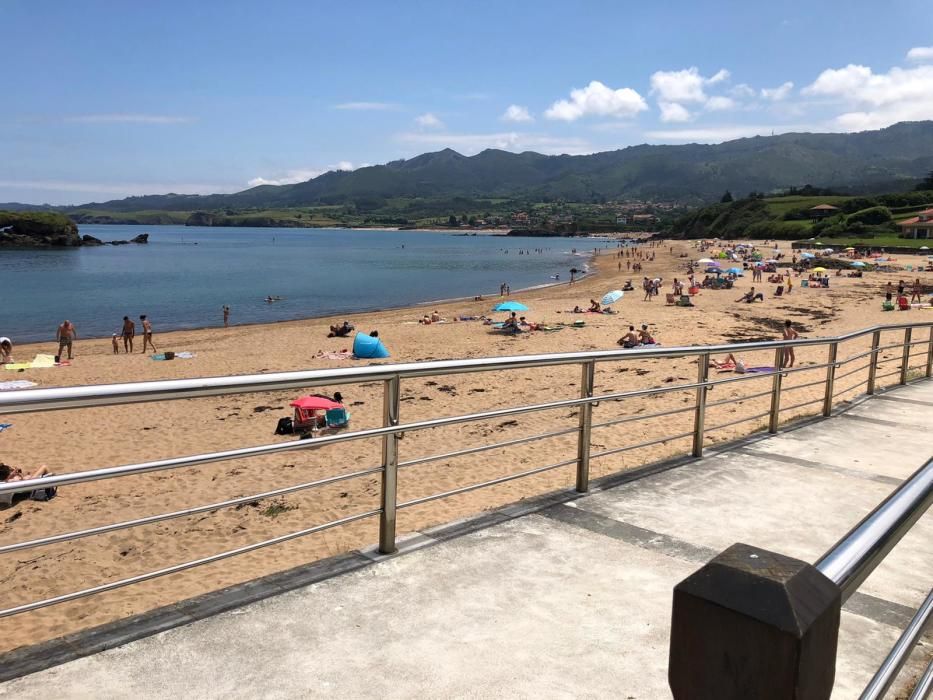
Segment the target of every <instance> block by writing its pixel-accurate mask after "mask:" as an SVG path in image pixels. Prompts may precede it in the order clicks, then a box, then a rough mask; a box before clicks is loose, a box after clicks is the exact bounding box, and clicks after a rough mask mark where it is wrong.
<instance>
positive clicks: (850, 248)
mask: <svg viewBox="0 0 933 700" xmlns="http://www.w3.org/2000/svg"><path fill="white" fill-rule="evenodd" d="M846 250H855V248H852V247H851V246H850V247H849V248H846Z"/></svg>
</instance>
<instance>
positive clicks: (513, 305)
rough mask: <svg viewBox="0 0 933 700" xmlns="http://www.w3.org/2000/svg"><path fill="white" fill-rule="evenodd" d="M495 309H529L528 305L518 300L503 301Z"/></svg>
mask: <svg viewBox="0 0 933 700" xmlns="http://www.w3.org/2000/svg"><path fill="white" fill-rule="evenodd" d="M493 311H528V307H527V306H525V305H524V304H521V303H519V302H517V301H503V302H502V303H501V304H499V305H498V306H497V307H495V308H494V309H493Z"/></svg>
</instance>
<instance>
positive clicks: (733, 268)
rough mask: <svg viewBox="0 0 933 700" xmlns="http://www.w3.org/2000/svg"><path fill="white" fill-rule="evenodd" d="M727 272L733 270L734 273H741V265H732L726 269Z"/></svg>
mask: <svg viewBox="0 0 933 700" xmlns="http://www.w3.org/2000/svg"><path fill="white" fill-rule="evenodd" d="M726 272H731V273H732V274H733V275H741V274H742V268H741V267H730V268H729V269H728V270H726Z"/></svg>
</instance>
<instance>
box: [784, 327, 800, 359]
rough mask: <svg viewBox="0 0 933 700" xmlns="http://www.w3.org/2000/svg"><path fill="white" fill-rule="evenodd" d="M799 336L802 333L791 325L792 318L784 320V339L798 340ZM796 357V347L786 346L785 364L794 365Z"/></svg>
mask: <svg viewBox="0 0 933 700" xmlns="http://www.w3.org/2000/svg"><path fill="white" fill-rule="evenodd" d="M799 337H800V334H799V333H798V332H797V331H795V330H794V328H793V326H791V325H790V319H788V320H786V321H784V340H797V338H799ZM795 359H796V358H795V357H794V349H793V348H784V366H785V367H793V366H794V361H795Z"/></svg>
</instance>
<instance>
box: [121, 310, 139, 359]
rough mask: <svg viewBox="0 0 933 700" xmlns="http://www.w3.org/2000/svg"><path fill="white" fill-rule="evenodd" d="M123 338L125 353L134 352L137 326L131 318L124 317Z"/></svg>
mask: <svg viewBox="0 0 933 700" xmlns="http://www.w3.org/2000/svg"><path fill="white" fill-rule="evenodd" d="M120 335H121V336H122V337H123V352H125V353H131V352H133V338H135V337H136V324H135V323H133V322H132V321H131V320H130V317H129V316H124V317H123V330H122V331H120Z"/></svg>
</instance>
